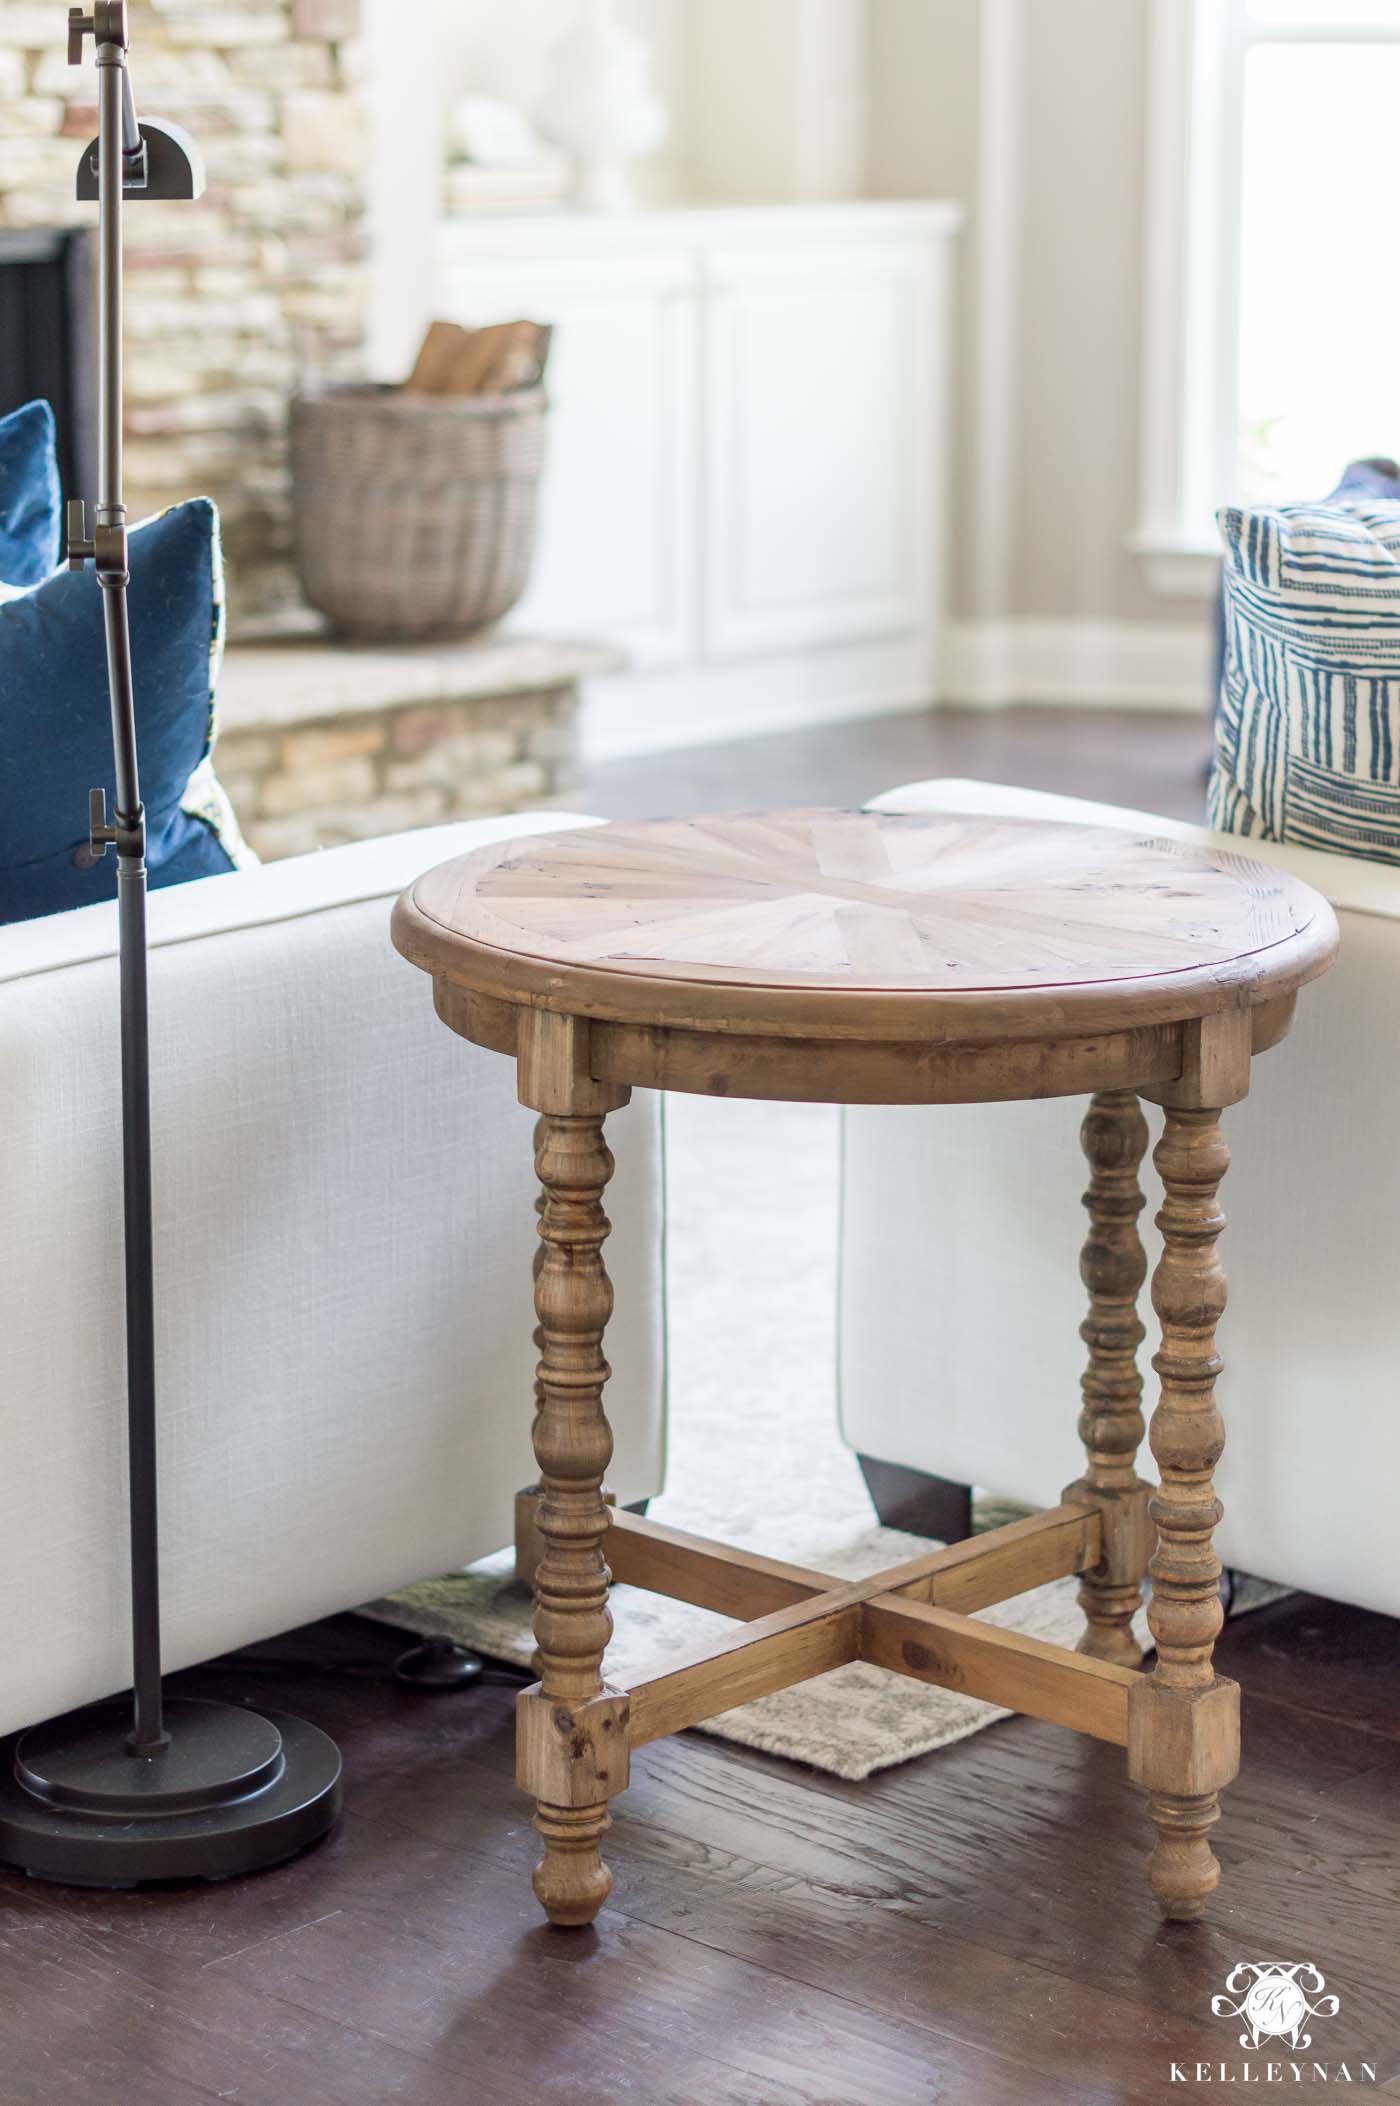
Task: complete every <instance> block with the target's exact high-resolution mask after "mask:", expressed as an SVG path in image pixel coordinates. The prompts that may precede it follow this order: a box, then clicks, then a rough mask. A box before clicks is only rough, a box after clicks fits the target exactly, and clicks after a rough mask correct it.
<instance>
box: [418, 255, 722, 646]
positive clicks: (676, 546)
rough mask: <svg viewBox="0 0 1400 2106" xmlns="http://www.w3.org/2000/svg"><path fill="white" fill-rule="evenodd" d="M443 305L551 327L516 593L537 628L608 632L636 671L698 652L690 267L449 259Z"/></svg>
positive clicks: (665, 261) (641, 260) (651, 262)
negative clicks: (536, 533)
mask: <svg viewBox="0 0 1400 2106" xmlns="http://www.w3.org/2000/svg"><path fill="white" fill-rule="evenodd" d="M445 290H446V296H447V312H448V313H449V315H450V317H451V318H452V319H454V320H457V321H461V322H465V323H480V322H492V321H499V320H502V319H506V318H508V317H510V316H513V315H521V314H527V315H529V316H530V317H531V318H532V319H534V320H536V321H542V322H552V323H553V324H554V344H553V349H552V352H551V356H550V367H549V395H550V404H551V417H550V429H549V437H548V442H547V443H548V459H547V464H546V468H545V477H544V488H543V490H542V492H541V514H540V538H539V546H538V549H537V552H536V557H535V567H534V571H533V574H532V576H531V582H530V586H529V589H528V591H527V593H526V595H525V597H524V599H523V600H522V601H521V602H520V605H519V607H518V608H517V609H516V611H515V614H514V615H513V617H512V621H513V623H514V625H515V626H517V627H521V628H528V629H530V630H532V631H534V632H535V633H536V634H538V635H556V636H559V635H574V636H586V637H605V638H606V639H607V640H608V642H610V643H616V644H619V645H621V646H622V648H623V649H624V650H626V651H628V652H630V653H631V655H632V658H633V661H634V663H635V664H637V665H641V666H647V665H650V666H659V665H672V664H677V663H682V662H688V661H690V660H691V659H693V658H694V656H695V654H696V650H697V647H698V646H697V631H698V607H697V583H696V581H697V562H698V557H697V549H696V513H697V504H698V499H697V473H696V448H697V403H696V387H697V376H696V363H697V361H696V338H697V328H698V324H697V320H696V302H695V267H694V263H693V261H692V259H691V258H689V257H688V256H685V255H683V254H680V253H677V252H674V251H672V252H670V253H668V254H666V255H640V256H639V255H630V256H598V255H591V256H587V257H581V256H546V257H539V258H529V259H525V260H522V261H520V262H510V263H503V262H502V261H501V260H500V259H499V258H496V257H491V258H483V259H482V260H481V261H480V262H473V261H471V260H470V259H468V258H466V257H463V256H460V255H459V256H458V257H457V258H456V259H454V262H453V263H452V265H451V266H450V268H449V269H448V271H447V273H446V287H445Z"/></svg>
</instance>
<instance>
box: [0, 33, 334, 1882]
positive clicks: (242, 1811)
mask: <svg viewBox="0 0 1400 2106" xmlns="http://www.w3.org/2000/svg"><path fill="white" fill-rule="evenodd" d="M88 37H91V38H92V40H93V44H94V46H95V57H96V64H97V87H98V95H97V110H98V135H97V139H96V142H95V144H94V146H92V147H90V148H88V150H87V151H86V152H85V154H84V156H83V159H82V161H81V163H80V165H79V170H78V196H79V198H95V199H96V201H97V208H98V330H97V335H98V390H97V414H98V487H97V509H96V516H95V519H94V521H93V529H92V537H91V539H89V538H88V532H87V515H86V508H85V506H84V504H83V501H82V499H81V498H74V499H72V500H71V501H70V503H69V505H68V536H67V559H68V563H69V566H70V568H72V569H74V570H83V569H85V568H86V566H87V564H88V563H91V564H92V566H93V569H94V571H95V573H96V576H97V582H98V585H99V586H100V588H101V594H102V619H103V627H104V631H105V636H106V645H107V683H108V690H109V695H110V700H111V715H112V753H113V774H114V778H115V785H116V808H115V811H114V812H113V814H112V816H111V819H110V821H109V818H108V814H107V799H106V793H105V792H104V791H103V790H100V789H96V790H92V791H91V792H90V793H89V798H88V842H89V848H90V851H91V853H92V855H93V857H94V859H95V858H98V857H101V856H104V855H105V854H106V852H107V850H108V849H109V848H115V850H116V853H117V927H118V957H119V970H120V980H121V1026H120V1039H121V1077H122V1089H121V1097H122V1196H123V1224H124V1240H125V1265H126V1372H127V1455H128V1479H129V1481H128V1507H129V1516H130V1562H131V1641H132V1643H131V1650H132V1691H131V1701H130V1705H129V1707H128V1706H126V1705H111V1704H109V1705H99V1706H94V1707H92V1708H90V1709H88V1710H86V1711H78V1712H73V1713H71V1714H70V1715H69V1716H68V1717H66V1718H61V1719H56V1720H53V1721H51V1722H50V1723H49V1724H47V1725H42V1726H36V1727H33V1728H31V1729H30V1730H29V1731H28V1732H27V1733H24V1734H22V1735H19V1736H17V1737H16V1738H14V1739H12V1740H11V1741H10V1742H8V1743H7V1744H6V1747H5V1751H4V1754H5V1758H7V1759H5V1760H3V1761H0V1861H3V1862H5V1863H9V1864H14V1865H20V1866H22V1867H23V1868H24V1870H25V1871H27V1872H30V1873H32V1874H34V1875H35V1876H36V1877H39V1878H45V1879H53V1880H60V1881H64V1882H68V1883H72V1884H76V1885H82V1886H132V1885H135V1884H138V1883H139V1882H141V1881H144V1880H164V1879H222V1878H228V1877H230V1876H232V1875H233V1874H235V1873H239V1872H249V1871H253V1870H256V1869H258V1868H260V1867H261V1866H264V1865H268V1864H275V1863H276V1862H277V1861H278V1860H279V1859H280V1858H284V1857H289V1856H291V1855H292V1854H293V1853H294V1852H296V1851H298V1850H300V1849H303V1848H304V1847H305V1846H306V1845H307V1844H308V1843H311V1842H314V1841H315V1840H316V1839H317V1838H318V1837H319V1836H321V1835H324V1834H325V1832H326V1830H327V1829H328V1828H329V1827H330V1826H331V1824H332V1822H333V1821H334V1820H335V1818H336V1815H337V1814H338V1812H339V1810H340V1755H339V1751H338V1750H337V1748H336V1746H335V1744H334V1742H333V1741H331V1740H329V1739H328V1738H327V1736H326V1735H325V1734H324V1733H322V1732H321V1731H320V1730H319V1728H317V1727H315V1726H311V1725H308V1724H307V1723H306V1722H305V1721H304V1720H302V1719H296V1718H290V1717H288V1716H286V1715H285V1714H282V1713H273V1714H264V1713H261V1712H256V1711H250V1710H247V1709H245V1708H244V1707H243V1706H242V1705H237V1704H218V1703H206V1702H197V1701H193V1700H191V1699H189V1698H180V1699H176V1700H174V1701H172V1702H171V1703H169V1704H167V1703H166V1701H165V1697H164V1693H163V1691H162V1687H161V1638H160V1536H159V1525H158V1511H157V1497H156V1482H157V1479H156V1377H155V1277H154V1258H153V1242H152V1205H151V1092H150V1031H149V1021H148V1006H147V988H146V817H145V812H144V810H143V808H142V804H141V777H140V767H139V758H138V752H137V735H136V692H135V680H134V676H133V669H132V659H131V626H130V620H129V616H128V608H127V590H128V585H129V583H130V574H129V561H128V545H127V521H126V506H125V502H124V499H123V494H122V399H123V391H122V214H123V206H124V202H125V200H126V199H127V198H191V199H192V198H196V197H198V196H199V195H200V193H201V191H202V190H203V187H204V177H203V166H202V163H201V161H200V156H199V150H198V148H197V147H196V146H195V144H194V142H193V140H192V139H190V138H189V137H188V136H187V135H186V134H185V133H184V132H183V131H182V130H181V129H180V127H179V126H178V125H174V124H170V123H168V122H160V121H157V120H155V119H149V120H147V121H146V122H145V123H142V122H140V121H139V120H138V118H137V115H136V104H135V99H134V97H133V94H132V88H131V74H130V70H129V67H128V64H127V46H128V33H127V12H126V0H93V9H92V13H91V14H85V13H84V12H83V10H82V9H81V8H72V9H70V11H69V15H68V58H69V63H70V64H72V65H79V64H81V63H82V60H83V56H84V47H85V44H86V40H87V38H88Z"/></svg>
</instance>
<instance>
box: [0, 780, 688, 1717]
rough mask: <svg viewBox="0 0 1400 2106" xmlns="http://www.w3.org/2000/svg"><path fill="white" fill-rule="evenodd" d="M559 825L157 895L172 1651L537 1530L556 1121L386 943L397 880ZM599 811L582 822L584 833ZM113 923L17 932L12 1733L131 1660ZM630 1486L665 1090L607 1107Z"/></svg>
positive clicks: (652, 1286) (622, 1459)
mask: <svg viewBox="0 0 1400 2106" xmlns="http://www.w3.org/2000/svg"><path fill="white" fill-rule="evenodd" d="M570 823H575V822H571V821H569V820H568V819H566V818H563V817H561V816H560V815H558V814H539V815H534V816H533V817H531V818H527V819H518V818H515V819H508V820H499V821H490V822H478V823H473V824H467V825H460V826H451V827H444V828H436V829H433V830H431V831H425V832H422V833H416V834H409V835H403V836H398V837H396V838H394V839H392V840H385V841H377V842H371V843H366V844H362V845H360V844H357V845H356V846H354V847H352V848H347V849H336V850H331V851H328V852H326V853H324V854H322V855H320V856H316V857H307V858H301V859H298V860H297V861H295V862H289V863H282V864H273V865H269V866H267V867H265V868H263V869H260V870H254V871H249V872H245V873H238V874H236V875H233V876H228V877H218V878H212V879H209V880H206V881H203V882H200V883H197V884H191V885H188V886H184V887H179V888H171V889H170V890H168V891H164V892H159V893H156V894H154V895H153V897H152V900H151V922H152V931H153V942H152V950H151V960H150V981H151V1034H152V1102H153V1118H154V1143H155V1198H156V1223H155V1231H156V1285H157V1330H158V1338H159V1353H158V1368H157V1383H158V1409H159V1414H160V1485H161V1503H162V1584H163V1597H164V1599H163V1607H164V1616H165V1634H166V1657H167V1662H168V1664H169V1665H170V1666H172V1667H178V1666H180V1665H182V1664H184V1663H186V1662H189V1661H191V1660H195V1659H200V1658H204V1657H207V1656H209V1655H210V1654H212V1653H216V1652H219V1651H221V1650H224V1649H226V1648H228V1647H230V1646H234V1645H239V1644H243V1643H246V1642H248V1641H250V1640H252V1639H255V1638H259V1637H263V1636H266V1635H268V1634H269V1633H272V1632H275V1631H279V1630H283V1629H286V1628H288V1627H290V1626H292V1625H294V1624H296V1623H299V1622H303V1621H306V1620H308V1619H310V1618H313V1617H316V1616H319V1615H323V1614H325V1613H327V1612H329V1611H332V1610H337V1609H344V1608H349V1607H352V1606H354V1605H355V1604H356V1603H357V1602H362V1601H366V1600H369V1599H371V1598H373V1597H375V1596H377V1595H380V1594H383V1593H384V1592H385V1591H387V1590H388V1589H391V1588H393V1587H395V1586H398V1585H401V1584H403V1583H404V1582H406V1581H409V1580H413V1579H417V1578H422V1577H425V1576H428V1575H431V1574H433V1573H436V1572H440V1571H444V1570H447V1569H449V1568H451V1567H453V1566H454V1565H459V1564H462V1563H465V1562H467V1561H469V1560H470V1559H472V1558H474V1557H477V1556H480V1555H482V1554H483V1553H485V1552H487V1551H490V1550H493V1549H495V1548H498V1547H499V1546H500V1545H502V1544H503V1543H505V1542H507V1541H508V1540H509V1538H510V1534H511V1509H512V1497H513V1494H514V1492H515V1491H516V1490H517V1489H518V1487H519V1486H520V1485H521V1484H523V1483H527V1482H529V1481H531V1479H532V1478H533V1475H534V1469H533V1463H532V1459H531V1455H530V1439H529V1429H530V1418H531V1410H532V1404H531V1399H532V1390H533V1366H534V1349H533V1345H532V1339H531V1333H532V1330H533V1314H532V1310H531V1260H532V1256H533V1252H534V1248H535V1241H536V1238H535V1215H534V1199H535V1192H536V1186H535V1181H534V1177H533V1168H532V1162H531V1140H530V1136H531V1116H530V1114H529V1113H528V1112H526V1111H524V1110H523V1109H522V1108H521V1106H520V1105H519V1104H518V1103H517V1102H516V1098H515V1081H514V1074H513V1070H512V1065H511V1063H510V1062H509V1061H505V1060H502V1059H500V1058H498V1057H497V1056H494V1055H492V1054H490V1053H486V1052H482V1051H481V1050H479V1049H478V1048H476V1047H473V1046H469V1045H467V1044H465V1043H464V1042H463V1041H462V1040H460V1039H458V1038H455V1037H454V1036H453V1035H452V1034H451V1033H450V1032H448V1031H447V1030H446V1029H445V1028H444V1027H443V1025H442V1024H441V1023H440V1022H439V1021H438V1019H437V1017H436V1016H435V1014H434V1012H433V1005H432V997H431V989H430V987H429V985H428V983H427V982H425V981H424V979H423V977H422V975H421V974H418V973H415V972H414V971H413V970H412V969H411V968H410V967H409V966H407V965H405V963H404V962H403V960H402V959H401V958H399V957H398V955H397V954H396V953H395V951H394V950H393V949H392V947H391V945H390V942H389V933H388V926H389V910H390V906H391V904H392V900H393V898H394V896H395V895H396V894H397V892H398V891H399V890H400V889H401V887H402V886H403V885H404V884H405V883H407V882H408V881H409V880H410V879H411V878H412V877H414V876H415V875H417V874H418V873H419V872H421V871H422V870H424V869H426V868H427V867H429V866H430V865H431V864H433V863H435V862H439V861H441V860H443V858H445V857H447V856H450V855H453V854H460V853H462V852H463V850H465V849H469V848H471V847H473V846H475V845H476V844H477V843H479V842H483V841H485V840H489V839H494V838H499V837H500V836H501V835H508V834H520V833H527V832H537V831H540V830H541V829H543V828H549V829H557V828H559V827H561V826H564V825H568V824H570ZM578 823H582V822H578ZM114 944H115V917H114V915H113V913H112V911H111V910H110V909H108V908H106V907H102V908H89V909H84V910H82V911H81V912H79V913H75V914H71V915H61V916H55V917H53V918H52V919H51V920H49V921H47V922H36V923H30V924H25V925H21V926H17V927H15V928H11V929H7V930H5V931H3V932H0V1089H3V1093H4V1094H3V1103H4V1106H5V1112H4V1121H5V1129H4V1130H5V1143H4V1175H3V1177H0V1250H2V1251H3V1252H4V1263H3V1265H0V1598H3V1599H4V1600H5V1602H6V1604H7V1608H8V1616H7V1630H8V1632H9V1645H8V1647H7V1659H6V1672H5V1674H4V1676H3V1677H0V1731H4V1730H8V1729H9V1728H11V1727H14V1726H18V1725H21V1724H24V1723H27V1722H29V1721H31V1720H33V1719H35V1718H39V1717H44V1716H47V1715H49V1714H51V1713H53V1712H55V1711H59V1710H63V1709H65V1708H67V1707H69V1706H71V1705H75V1704H78V1703H81V1702H85V1701H87V1700H89V1699H92V1698H95V1697H98V1696H101V1695H103V1694H104V1693H106V1692H108V1691H110V1690H113V1689H116V1688H118V1687H120V1686H122V1684H123V1683H124V1681H125V1680H126V1678H127V1675H128V1672H129V1658H128V1634H127V1606H126V1604H127V1584H126V1523H125V1490H124V1486H125V1469H124V1454H123V1425H124V1396H123V1381H122V1354H121V1344H120V1341H121V1308H122V1300H121V1259H120V1252H121V1209H120V1178H121V1150H120V1114H119V1098H118V1077H117V1062H116V1048H115V1019H116V1014H117V965H116V959H115V956H114V954H113V953H114ZM610 1140H611V1142H612V1145H613V1148H614V1151H615V1154H616V1157H617V1186H618V1187H619V1188H620V1189H618V1190H617V1191H616V1195H615V1196H616V1205H615V1207H614V1208H613V1210H612V1211H613V1212H614V1215H615V1218H616V1220H617V1223H618V1228H617V1233H616V1235H615V1236H614V1237H613V1239H612V1241H611V1243H610V1245H609V1254H608V1255H609V1267H610V1270H611V1271H612V1273H613V1276H614V1278H615V1280H616V1283H617V1290H618V1292H617V1307H618V1314H617V1319H616V1321H615V1323H614V1324H613V1326H612V1327H611V1328H610V1330H609V1334H608V1346H609V1354H610V1357H611V1359H612V1361H613V1364H614V1367H615V1370H616V1373H615V1378H614V1380H613V1382H612V1383H611V1384H610V1386H609V1391H608V1403H609V1411H610V1413H611V1415H612V1417H613V1419H614V1423H615V1424H616V1426H617V1429H618V1453H619V1462H618V1470H617V1473H616V1475H615V1478H614V1483H615V1487H616V1490H617V1493H618V1496H619V1497H620V1498H621V1499H623V1500H632V1499H637V1498H640V1497H644V1496H647V1495H649V1494H651V1493H653V1492H655V1491H656V1490H658V1488H659V1486H660V1481H661V1474H662V1457H663V1411H662V1338H661V1283H660V1242H661V1235H660V1209H661V1194H660V1170H659V1150H658V1139H657V1116H656V1101H655V1099H653V1098H650V1097H648V1096H646V1095H645V1094H642V1093H639V1094H638V1096H637V1098H636V1099H635V1100H634V1103H633V1105H632V1106H631V1107H630V1108H629V1109H628V1110H627V1111H625V1112H622V1113H620V1114H619V1115H618V1116H617V1117H616V1118H615V1119H614V1120H613V1121H612V1122H611V1125H610Z"/></svg>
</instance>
